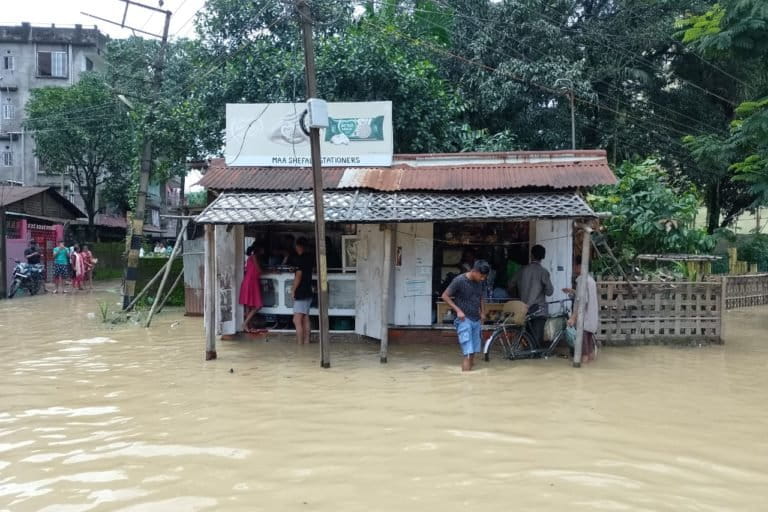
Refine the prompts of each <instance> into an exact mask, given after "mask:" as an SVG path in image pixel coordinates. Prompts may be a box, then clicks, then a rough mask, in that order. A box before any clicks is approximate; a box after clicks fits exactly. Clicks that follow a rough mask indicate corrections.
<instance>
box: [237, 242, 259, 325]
mask: <svg viewBox="0 0 768 512" xmlns="http://www.w3.org/2000/svg"><path fill="white" fill-rule="evenodd" d="M245 254H246V260H245V275H244V276H243V283H242V285H240V304H242V305H243V306H244V307H245V309H246V315H245V320H244V322H243V328H244V329H245V332H251V333H255V332H257V331H256V330H254V329H253V328H252V327H251V320H253V317H254V316H256V313H258V312H259V310H260V309H261V308H262V307H263V306H264V302H263V300H262V298H261V266H260V265H259V248H258V246H257V245H256V242H254V243H253V244H252V245H251V246H250V247H249V248H248V250H246V251H245Z"/></svg>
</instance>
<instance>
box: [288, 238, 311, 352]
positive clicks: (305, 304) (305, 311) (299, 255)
mask: <svg viewBox="0 0 768 512" xmlns="http://www.w3.org/2000/svg"><path fill="white" fill-rule="evenodd" d="M307 246H308V242H307V239H306V238H304V237H301V238H299V239H298V240H296V256H294V261H293V262H292V263H293V265H294V266H295V267H296V274H295V275H294V277H293V290H292V297H293V325H294V326H295V327H296V340H297V341H298V343H299V345H304V344H307V343H309V335H310V333H311V332H312V329H311V327H310V323H309V308H310V306H311V305H312V267H314V264H315V259H314V257H313V256H312V255H311V254H310V253H308V252H307Z"/></svg>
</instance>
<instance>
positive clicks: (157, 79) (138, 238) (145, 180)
mask: <svg viewBox="0 0 768 512" xmlns="http://www.w3.org/2000/svg"><path fill="white" fill-rule="evenodd" d="M124 1H125V0H124ZM128 3H131V4H133V5H139V6H141V7H145V8H148V7H147V6H143V5H141V4H137V3H135V2H128V1H126V9H127V4H128ZM149 9H152V10H158V9H155V8H152V7H150V8H149ZM160 12H163V13H164V14H165V25H164V28H163V37H162V40H161V42H160V49H159V51H158V53H157V58H156V59H155V62H154V63H153V68H154V72H153V76H152V79H153V80H152V104H151V106H150V109H149V115H148V116H147V119H146V124H147V126H145V127H144V128H145V129H144V135H143V136H144V144H143V147H142V150H141V160H140V172H139V191H138V194H137V197H136V209H135V211H134V215H133V223H132V229H131V233H132V235H131V246H130V248H129V251H128V258H127V259H126V265H125V285H124V289H123V307H124V308H127V307H128V304H130V303H131V300H132V299H133V295H134V293H135V292H136V279H137V278H138V275H139V250H140V249H141V242H142V238H143V237H144V215H145V214H146V203H147V189H148V188H149V177H150V174H151V173H152V133H151V129H150V128H149V125H151V124H153V123H154V116H155V110H156V109H157V103H158V102H159V100H160V89H161V87H162V84H163V67H164V66H165V52H166V49H167V47H168V30H169V28H170V25H171V12H170V11H162V10H160Z"/></svg>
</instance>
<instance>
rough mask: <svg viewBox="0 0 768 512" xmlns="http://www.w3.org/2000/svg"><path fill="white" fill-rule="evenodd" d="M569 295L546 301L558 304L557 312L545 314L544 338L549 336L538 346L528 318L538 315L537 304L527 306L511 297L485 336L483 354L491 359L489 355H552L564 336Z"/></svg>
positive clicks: (509, 356) (526, 356)
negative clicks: (544, 343) (494, 324)
mask: <svg viewBox="0 0 768 512" xmlns="http://www.w3.org/2000/svg"><path fill="white" fill-rule="evenodd" d="M570 301H571V299H565V300H559V301H552V302H548V303H547V304H560V312H559V313H555V314H553V315H548V316H547V317H546V318H547V323H548V324H549V325H547V326H546V327H545V331H548V334H545V338H546V337H547V336H548V337H549V344H548V345H546V346H541V345H539V343H538V342H537V341H536V339H535V338H534V336H533V334H532V332H533V331H532V329H531V321H532V320H533V319H534V318H538V317H539V316H540V315H538V314H537V313H538V307H536V306H533V307H531V308H528V306H527V305H526V304H525V303H524V302H521V301H510V302H507V303H506V304H504V309H503V311H502V318H501V319H500V320H499V322H498V323H497V324H496V327H495V328H494V330H493V333H491V336H489V337H488V340H487V341H486V342H485V345H484V346H483V356H484V359H485V360H486V361H490V359H491V356H492V355H493V356H494V357H498V358H501V359H511V360H514V359H537V358H541V357H543V358H548V357H551V356H552V355H553V354H554V352H555V348H557V345H558V344H559V343H560V341H562V340H564V339H565V335H566V334H565V332H566V327H567V321H568V317H569V316H570V311H569V310H568V308H567V307H566V302H570Z"/></svg>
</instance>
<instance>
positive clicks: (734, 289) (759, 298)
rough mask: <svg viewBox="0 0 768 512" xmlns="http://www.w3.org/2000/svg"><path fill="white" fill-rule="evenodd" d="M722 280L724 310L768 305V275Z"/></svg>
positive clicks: (731, 277) (733, 277) (734, 277)
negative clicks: (723, 281) (723, 283)
mask: <svg viewBox="0 0 768 512" xmlns="http://www.w3.org/2000/svg"><path fill="white" fill-rule="evenodd" d="M723 279H725V304H726V309H737V308H747V307H750V306H762V305H764V304H768V274H748V275H743V276H727V277H723Z"/></svg>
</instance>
